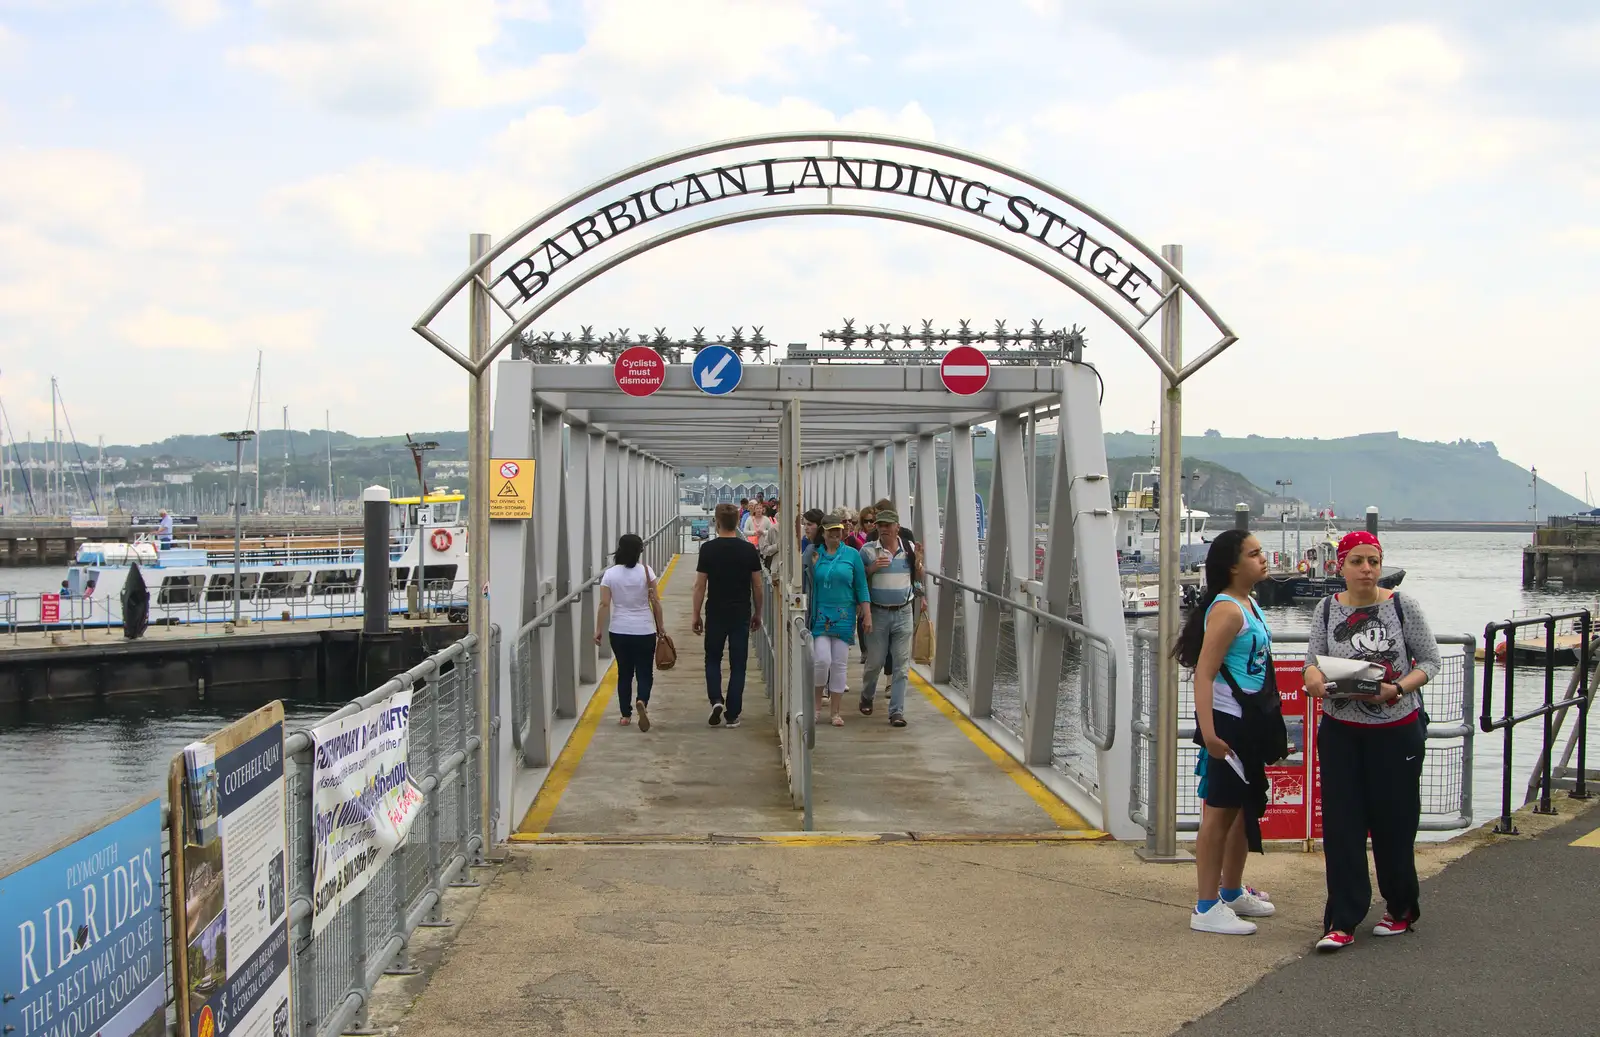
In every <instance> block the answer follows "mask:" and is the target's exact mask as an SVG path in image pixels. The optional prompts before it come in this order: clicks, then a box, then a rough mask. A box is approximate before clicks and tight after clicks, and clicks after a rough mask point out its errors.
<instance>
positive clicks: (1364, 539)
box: [1337, 529, 1383, 569]
mask: <svg viewBox="0 0 1600 1037" xmlns="http://www.w3.org/2000/svg"><path fill="white" fill-rule="evenodd" d="M1367 546H1371V547H1376V548H1377V549H1378V558H1379V559H1380V560H1381V559H1382V558H1383V545H1382V544H1380V543H1379V542H1378V538H1377V537H1376V536H1375V535H1373V534H1372V533H1368V532H1367V531H1366V530H1364V529H1358V530H1356V531H1355V532H1354V533H1346V534H1345V535H1344V539H1343V540H1340V541H1339V555H1338V562H1337V565H1338V568H1340V569H1343V568H1344V560H1345V559H1346V558H1349V557H1350V552H1351V551H1354V550H1355V549H1356V548H1358V547H1367Z"/></svg>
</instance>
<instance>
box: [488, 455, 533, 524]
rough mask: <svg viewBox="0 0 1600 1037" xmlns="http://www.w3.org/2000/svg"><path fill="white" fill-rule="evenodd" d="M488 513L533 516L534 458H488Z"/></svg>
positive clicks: (498, 516) (492, 515)
mask: <svg viewBox="0 0 1600 1037" xmlns="http://www.w3.org/2000/svg"><path fill="white" fill-rule="evenodd" d="M488 486H489V487H490V489H489V517H490V518H491V519H531V518H533V461H532V459H530V458H524V457H495V458H491V459H490V460H489V479H488Z"/></svg>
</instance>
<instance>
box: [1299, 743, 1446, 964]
mask: <svg viewBox="0 0 1600 1037" xmlns="http://www.w3.org/2000/svg"><path fill="white" fill-rule="evenodd" d="M1426 746H1427V736H1426V732H1424V730H1423V728H1422V723H1421V718H1420V715H1419V717H1418V719H1417V721H1416V722H1413V723H1409V724H1400V725H1398V726H1395V727H1373V728H1370V729H1368V728H1363V727H1358V726H1356V725H1354V724H1344V723H1340V722H1339V721H1337V720H1330V719H1328V718H1327V717H1323V718H1322V723H1321V724H1320V725H1319V727H1318V729H1317V766H1318V768H1319V769H1320V770H1321V773H1322V843H1323V860H1324V863H1325V865H1326V868H1327V876H1328V904H1327V907H1326V908H1324V909H1323V913H1322V928H1323V931H1324V932H1331V931H1332V930H1335V929H1338V930H1341V931H1343V932H1347V933H1354V932H1355V930H1356V927H1357V926H1359V925H1360V924H1361V922H1362V920H1363V919H1364V918H1366V917H1367V909H1368V908H1369V907H1371V906H1372V882H1371V880H1370V879H1369V878H1368V876H1367V836H1368V834H1369V833H1370V834H1371V836H1372V862H1373V865H1374V870H1376V871H1377V873H1378V892H1379V894H1380V895H1381V896H1382V897H1383V899H1384V902H1385V905H1386V909H1387V910H1388V912H1389V915H1390V917H1392V918H1396V919H1402V920H1410V921H1415V920H1416V919H1417V918H1420V917H1421V916H1422V909H1421V906H1420V905H1419V904H1418V903H1417V900H1418V897H1419V895H1420V890H1419V888H1418V884H1417V859H1416V852H1415V848H1416V841H1417V824H1418V822H1419V821H1420V819H1421V817H1422V790H1421V782H1422V757H1423V753H1424V751H1425V749H1426Z"/></svg>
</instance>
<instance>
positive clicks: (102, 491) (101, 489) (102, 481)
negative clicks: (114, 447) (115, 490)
mask: <svg viewBox="0 0 1600 1037" xmlns="http://www.w3.org/2000/svg"><path fill="white" fill-rule="evenodd" d="M95 466H96V470H97V471H98V472H99V473H100V474H99V476H98V477H97V479H96V481H97V482H98V483H99V485H98V486H96V487H95V491H94V495H95V498H96V500H97V501H103V500H105V499H106V437H105V433H101V434H100V457H99V459H98V460H97V461H96V462H95ZM94 510H95V514H97V515H98V514H99V513H100V508H99V506H98V504H97V506H96V507H95V509H94ZM106 513H107V514H110V513H111V509H110V508H107V509H106Z"/></svg>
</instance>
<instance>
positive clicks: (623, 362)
mask: <svg viewBox="0 0 1600 1037" xmlns="http://www.w3.org/2000/svg"><path fill="white" fill-rule="evenodd" d="M616 375H617V388H618V389H621V390H622V391H623V392H625V393H627V394H628V395H629V396H649V395H650V394H651V393H653V392H655V391H656V390H657V389H659V388H661V385H662V383H663V382H665V381H666V380H667V362H666V360H664V359H663V358H662V356H661V354H660V353H657V352H656V351H655V350H653V349H651V348H650V347H648V346H629V347H628V348H627V349H624V350H623V351H622V355H621V356H619V357H617V364H616Z"/></svg>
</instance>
